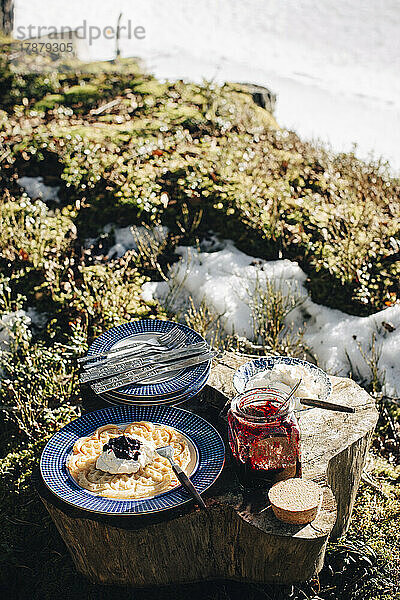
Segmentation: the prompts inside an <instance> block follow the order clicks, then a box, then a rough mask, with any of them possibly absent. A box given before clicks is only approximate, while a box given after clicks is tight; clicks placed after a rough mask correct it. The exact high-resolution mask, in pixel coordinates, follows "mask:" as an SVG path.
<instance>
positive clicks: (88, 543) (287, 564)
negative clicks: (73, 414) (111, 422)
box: [37, 353, 378, 586]
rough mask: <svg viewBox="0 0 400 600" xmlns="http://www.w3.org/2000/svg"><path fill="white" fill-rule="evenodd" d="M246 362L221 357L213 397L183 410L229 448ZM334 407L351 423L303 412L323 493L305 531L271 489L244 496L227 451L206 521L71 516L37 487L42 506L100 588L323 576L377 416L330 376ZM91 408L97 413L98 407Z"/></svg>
mask: <svg viewBox="0 0 400 600" xmlns="http://www.w3.org/2000/svg"><path fill="white" fill-rule="evenodd" d="M248 360H250V358H249V357H246V356H243V355H236V354H233V353H224V354H223V356H222V357H221V358H220V359H219V360H218V361H217V362H216V363H215V364H214V366H213V369H212V371H211V376H210V379H209V382H208V385H207V386H206V388H205V389H204V390H203V391H202V392H201V393H200V394H199V396H198V397H197V398H196V399H194V400H192V401H191V402H189V403H186V404H184V405H183V406H182V408H184V409H186V410H191V411H193V412H196V413H197V414H199V415H201V416H203V417H205V418H206V419H208V420H209V421H210V422H211V423H212V424H213V425H214V426H215V427H216V428H217V429H218V430H219V431H220V433H221V434H222V436H223V437H224V439H225V440H226V422H225V421H224V420H222V419H221V418H220V417H219V413H220V411H221V410H222V408H223V407H224V405H225V403H226V402H227V400H230V399H232V398H233V397H234V395H235V390H234V388H233V386H232V376H233V373H234V371H235V369H237V368H238V366H240V365H241V364H243V363H244V362H246V361H248ZM332 384H333V391H332V396H331V400H332V402H337V403H340V404H347V405H348V406H352V407H355V408H356V412H355V413H354V414H347V413H338V412H331V411H327V410H322V409H318V408H312V409H309V410H307V411H304V412H302V413H301V416H300V420H299V422H300V429H301V435H302V468H303V477H304V478H306V479H313V480H314V481H316V482H318V483H319V484H320V485H321V486H322V488H323V502H322V507H321V510H320V512H319V514H318V515H317V517H316V519H315V520H314V521H313V522H312V523H310V524H308V525H305V526H304V525H289V524H286V523H282V522H281V521H279V520H278V519H277V518H276V517H275V516H274V514H273V512H272V509H271V508H270V507H269V505H268V500H267V491H268V489H267V488H265V489H257V490H246V489H243V488H242V486H241V485H240V483H239V480H238V478H237V475H236V473H235V470H234V468H233V466H232V464H231V461H230V457H229V452H228V451H227V460H226V464H225V467H224V469H223V472H222V474H221V475H220V477H219V478H218V480H217V481H216V483H215V484H214V485H213V486H212V488H210V490H208V491H207V492H206V493H205V494H204V497H205V500H206V504H207V506H208V509H209V511H208V513H206V512H204V511H200V510H199V509H197V508H195V507H193V505H190V504H188V505H185V506H184V507H181V508H179V509H177V510H175V511H165V512H163V513H159V514H156V515H153V516H150V515H149V516H146V517H137V516H132V517H105V516H100V515H94V514H92V513H87V512H85V511H82V510H78V509H75V508H73V507H69V506H67V505H66V504H64V503H62V502H61V501H59V500H58V499H56V498H55V497H54V496H53V495H52V494H51V493H50V492H49V491H48V490H46V488H45V487H44V485H43V482H41V481H40V479H38V480H37V488H38V491H39V493H40V495H41V497H42V500H43V502H44V504H45V506H46V508H47V509H48V511H49V513H50V515H51V516H52V518H53V520H54V522H55V524H56V527H57V529H58V530H59V532H60V534H61V536H62V537H63V539H64V541H65V543H66V545H67V546H68V548H69V550H70V553H71V555H72V558H73V560H74V562H75V565H76V567H77V569H78V571H80V572H81V573H83V574H84V575H86V576H87V577H89V578H90V579H91V580H92V581H94V582H102V583H114V584H120V585H133V586H148V585H164V584H171V583H182V582H194V581H200V580H207V579H209V580H211V579H233V580H238V581H249V582H260V583H262V582H277V583H292V582H296V581H303V580H306V579H308V578H310V577H312V576H313V575H315V574H316V573H318V572H319V570H320V569H321V568H322V565H323V559H324V554H325V548H326V544H327V541H328V537H329V536H330V535H334V536H340V535H342V534H343V533H344V532H345V531H346V529H347V527H348V525H349V522H350V518H351V512H352V508H353V504H354V499H355V496H356V493H357V488H358V485H359V482H360V478H361V473H362V469H363V466H364V463H365V460H366V455H367V451H368V447H369V443H370V439H371V436H372V433H373V430H374V428H375V425H376V421H377V418H378V413H377V411H376V408H375V403H374V401H373V399H372V398H371V397H370V396H369V395H368V394H367V393H366V392H365V391H364V390H362V389H361V388H360V387H359V386H358V385H357V384H355V383H354V382H353V381H351V380H349V379H344V378H338V377H332ZM90 408H99V406H98V405H97V406H95V405H92V406H90Z"/></svg>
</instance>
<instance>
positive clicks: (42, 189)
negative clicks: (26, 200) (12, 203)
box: [17, 177, 60, 204]
mask: <svg viewBox="0 0 400 600" xmlns="http://www.w3.org/2000/svg"><path fill="white" fill-rule="evenodd" d="M17 183H18V185H20V186H21V187H23V188H24V189H25V191H26V193H27V194H28V196H29V197H30V198H32V200H36V199H37V198H40V200H43V202H48V201H49V200H53V201H54V202H57V204H59V202H60V199H59V197H58V192H59V191H60V186H59V185H57V186H55V185H45V184H44V183H43V177H20V178H19V179H17Z"/></svg>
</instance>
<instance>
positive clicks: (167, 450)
mask: <svg viewBox="0 0 400 600" xmlns="http://www.w3.org/2000/svg"><path fill="white" fill-rule="evenodd" d="M156 452H157V454H159V455H160V456H163V457H164V458H166V459H167V460H169V462H170V463H171V467H172V470H173V472H174V473H175V475H176V476H177V478H178V479H179V481H180V482H181V484H182V485H183V486H184V487H185V488H186V489H187V491H188V492H189V494H190V495H191V496H192V498H193V500H194V501H195V502H196V504H198V505H199V506H200V508H202V509H204V510H207V506H206V504H205V502H204V500H203V498H202V497H201V496H200V494H199V492H198V491H197V490H196V488H195V487H194V485H193V483H192V482H191V481H190V479H189V477H188V476H187V475H186V473H185V472H184V471H182V469H181V467H180V466H179V465H178V464H176V462H175V461H174V449H173V447H172V446H162V447H161V448H156Z"/></svg>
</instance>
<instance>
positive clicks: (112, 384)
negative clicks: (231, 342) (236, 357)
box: [91, 351, 217, 394]
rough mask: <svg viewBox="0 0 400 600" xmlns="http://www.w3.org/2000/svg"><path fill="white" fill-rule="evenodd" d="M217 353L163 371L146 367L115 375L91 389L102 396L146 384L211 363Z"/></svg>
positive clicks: (168, 367) (175, 363)
mask: <svg viewBox="0 0 400 600" xmlns="http://www.w3.org/2000/svg"><path fill="white" fill-rule="evenodd" d="M216 354H217V352H214V351H209V352H204V353H203V354H199V355H198V356H193V357H192V358H185V359H182V360H178V361H176V362H172V363H171V364H169V365H168V366H166V367H162V368H161V369H160V368H158V367H157V366H154V365H152V366H150V367H145V368H144V369H142V370H141V371H136V370H133V371H128V372H126V373H121V374H119V375H114V376H113V377H107V379H104V380H103V381H100V382H98V383H94V384H92V386H91V388H92V390H93V391H94V392H96V394H102V393H104V392H110V391H111V390H116V389H118V388H120V387H123V386H124V385H129V384H132V383H138V384H140V383H144V382H145V381H148V380H150V381H151V380H152V379H154V377H158V376H159V375H162V374H163V373H168V372H169V371H172V370H174V371H175V370H176V369H183V368H186V367H193V366H195V365H199V364H201V363H203V362H206V361H209V360H211V359H212V358H214V356H216Z"/></svg>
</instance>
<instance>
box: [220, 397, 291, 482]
mask: <svg viewBox="0 0 400 600" xmlns="http://www.w3.org/2000/svg"><path fill="white" fill-rule="evenodd" d="M286 397H287V396H285V395H284V394H283V393H282V392H281V391H279V389H274V388H272V387H271V388H257V389H253V390H249V391H247V392H244V393H243V394H240V395H239V396H236V398H234V399H233V400H232V402H231V406H230V409H229V411H228V438H229V445H230V449H231V451H232V455H233V457H234V460H235V463H236V465H237V467H238V470H239V475H240V478H241V479H242V480H243V481H244V483H252V482H254V480H256V481H257V480H262V481H266V482H271V483H274V482H275V481H279V480H281V479H288V478H290V477H300V476H301V463H300V429H299V424H298V422H297V419H296V416H295V414H294V412H293V410H294V404H295V402H294V399H293V398H292V399H291V400H289V402H288V403H285V399H286Z"/></svg>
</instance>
